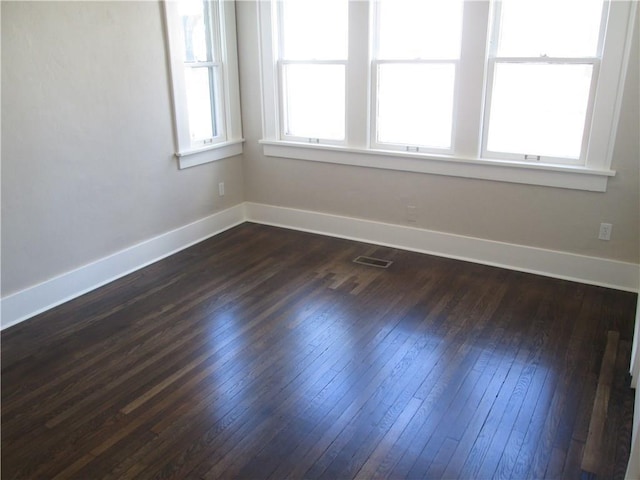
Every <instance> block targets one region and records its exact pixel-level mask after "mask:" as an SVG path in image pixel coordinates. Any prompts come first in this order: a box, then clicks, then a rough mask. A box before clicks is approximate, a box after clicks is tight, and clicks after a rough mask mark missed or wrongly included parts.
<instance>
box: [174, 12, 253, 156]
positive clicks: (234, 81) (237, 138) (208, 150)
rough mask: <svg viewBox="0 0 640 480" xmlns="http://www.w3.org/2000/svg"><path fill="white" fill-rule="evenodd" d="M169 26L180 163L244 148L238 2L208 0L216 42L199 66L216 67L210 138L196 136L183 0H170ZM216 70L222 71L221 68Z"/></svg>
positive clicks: (237, 152) (226, 153)
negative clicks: (181, 12) (192, 130)
mask: <svg viewBox="0 0 640 480" xmlns="http://www.w3.org/2000/svg"><path fill="white" fill-rule="evenodd" d="M163 3H164V11H165V20H166V21H165V26H166V36H167V46H168V53H169V67H170V77H171V93H172V99H173V114H174V136H175V138H174V140H175V143H176V152H175V156H176V157H177V159H178V166H179V168H180V169H183V168H188V167H193V166H196V165H202V164H205V163H209V162H214V161H216V160H222V159H224V158H228V157H232V156H235V155H239V154H241V153H242V144H243V142H244V139H243V138H242V123H241V117H240V84H239V76H238V53H237V44H236V20H235V3H234V1H233V0H219V1H217V0H209V1H208V3H209V9H210V11H211V23H212V24H211V33H212V38H211V48H213V49H214V50H215V52H216V54H215V55H214V58H215V60H214V61H213V62H201V63H200V64H199V65H198V67H197V68H209V69H211V70H212V72H214V78H215V80H214V91H213V92H212V94H213V96H214V98H213V99H212V103H213V105H212V115H214V116H215V117H216V120H215V123H216V129H217V134H215V136H214V137H213V138H212V139H210V140H207V141H204V142H202V141H200V142H192V140H191V138H190V135H189V115H188V105H187V95H186V90H185V79H184V71H185V68H189V67H185V59H184V39H183V33H182V28H181V25H180V18H179V14H178V3H177V2H176V1H171V0H169V1H165V2H163ZM216 72H217V73H216Z"/></svg>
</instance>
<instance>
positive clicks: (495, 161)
mask: <svg viewBox="0 0 640 480" xmlns="http://www.w3.org/2000/svg"><path fill="white" fill-rule="evenodd" d="M274 3H275V2H272V1H265V2H258V16H259V25H260V49H261V52H260V53H261V59H260V60H261V67H262V68H261V80H262V88H263V95H262V102H263V103H262V107H263V118H262V121H263V139H262V140H261V141H260V142H259V143H260V144H261V145H262V147H263V152H264V155H265V156H267V157H280V158H290V159H299V160H305V161H319V162H324V163H332V164H342V165H354V166H360V167H370V168H381V169H388V170H398V171H407V172H416V173H428V174H436V175H447V176H455V177H463V178H477V179H484V180H496V181H504V182H509V183H519V184H529V185H541V186H550V187H557V188H568V189H577V190H587V191H596V192H605V191H606V189H607V180H608V179H609V177H612V176H614V175H615V174H616V172H615V171H614V170H612V169H611V168H610V167H611V161H612V154H613V148H614V145H615V134H616V130H617V125H618V122H619V116H620V110H621V107H622V94H623V91H624V84H625V80H626V71H627V66H628V63H629V56H630V50H631V35H632V33H633V28H634V23H635V17H636V8H637V5H636V2H626V1H625V2H618V1H611V2H610V3H611V10H610V13H609V25H608V29H607V36H608V38H607V43H606V44H605V46H604V53H603V57H602V62H601V66H600V78H599V83H598V91H597V92H596V97H595V100H594V110H595V111H597V112H598V114H597V115H593V121H592V124H591V128H590V130H589V135H590V136H591V138H592V141H591V142H590V145H589V155H588V158H589V159H590V161H589V162H588V163H587V164H586V165H563V164H550V163H544V162H524V161H514V160H509V159H499V158H484V157H482V146H483V143H482V135H483V129H481V128H480V129H477V130H476V127H478V126H481V125H482V120H483V118H484V96H485V95H484V92H485V91H486V81H487V76H486V71H485V74H484V83H483V84H482V85H476V84H473V85H470V84H469V82H457V85H456V94H457V101H458V103H463V102H469V101H473V102H477V100H478V98H480V99H482V101H481V103H480V105H479V106H474V107H473V108H472V109H470V110H469V111H471V112H472V115H471V117H473V118H462V119H458V120H456V121H454V130H453V136H454V140H453V145H454V148H456V149H457V153H453V154H450V155H440V154H438V153H433V152H403V151H393V150H385V149H381V148H373V147H372V143H371V140H372V139H371V137H372V134H373V132H372V131H371V122H370V120H369V119H370V114H371V112H370V109H371V108H373V107H372V105H375V103H372V101H371V96H372V95H373V94H374V92H372V91H371V84H372V82H371V81H369V82H367V88H366V89H365V91H364V92H362V91H355V92H354V91H353V89H351V88H350V86H349V81H350V77H351V76H352V75H354V74H353V73H351V74H350V73H349V72H347V109H348V110H347V111H348V112H349V111H350V110H349V109H352V108H353V105H354V104H355V105H358V106H359V107H360V109H359V110H357V111H353V110H351V111H350V115H349V114H348V115H347V138H348V142H349V143H348V144H347V145H344V146H335V145H326V144H324V145H323V144H310V143H301V142H293V141H289V140H285V139H282V138H281V137H280V132H279V125H280V121H279V118H278V115H279V114H278V110H279V105H278V102H279V100H278V88H279V85H278V79H277V61H276V60H277V58H276V52H277V49H276V48H275V45H274V34H273V32H272V26H273V22H272V20H273V18H274V17H273V15H274V14H275V12H274ZM349 3H350V5H349V9H350V10H349V12H350V14H351V13H352V12H353V11H355V10H359V12H360V13H361V14H362V13H363V12H366V13H368V14H369V15H370V14H371V12H370V8H369V6H368V5H367V2H360V1H350V2H349ZM479 12H480V13H481V12H486V13H487V15H488V14H489V13H490V9H489V2H488V1H486V2H485V1H482V2H475V1H465V10H464V13H463V29H465V28H468V25H467V22H469V21H470V20H472V19H473V18H474V16H476V17H477V14H478V13H479ZM369 18H370V17H367V18H364V17H363V18H360V19H359V20H358V22H359V24H360V26H362V25H363V24H366V23H369V28H370V21H369ZM487 18H488V20H487V24H486V25H484V26H481V25H475V24H474V25H473V26H472V28H474V29H480V31H482V30H484V31H485V32H487V31H488V29H489V17H487ZM355 34H356V33H355V32H353V30H352V29H350V32H349V38H350V54H351V49H352V48H353V47H352V46H351V45H354V42H353V40H352V38H353V37H352V35H355ZM364 43H367V46H366V47H364V46H363V44H364ZM370 43H371V42H370V41H369V42H358V44H359V45H360V47H359V48H360V51H362V50H363V49H364V48H366V49H369V48H370V47H369V45H370ZM484 50H487V49H486V48H485V47H483V51H484ZM368 53H369V55H370V53H371V52H368ZM471 53H472V52H471V51H469V52H467V51H466V50H465V42H464V39H463V42H462V52H461V59H462V58H463V57H464V56H465V55H470V54H471ZM473 53H477V50H474V52H473ZM486 54H488V53H486ZM476 57H477V56H474V57H473V60H472V61H471V62H467V63H465V64H464V65H465V66H464V67H463V66H462V65H463V64H462V63H461V68H460V71H459V75H458V77H457V79H459V78H461V77H463V76H465V74H466V72H465V69H470V70H473V71H474V73H477V71H478V70H479V68H480V64H481V65H482V70H483V71H484V70H485V69H486V63H487V58H486V57H485V58H482V59H478V58H476ZM350 61H356V62H359V63H360V64H361V65H362V63H364V64H365V65H366V66H367V67H366V72H367V73H366V74H367V75H372V74H373V72H372V70H371V69H372V68H373V67H372V65H373V64H372V61H371V56H368V57H367V59H365V60H363V58H360V57H359V58H355V59H352V58H351V57H350ZM358 75H362V74H361V73H357V74H356V76H358ZM369 80H370V79H369ZM461 90H464V91H465V92H466V93H465V95H464V98H463V96H460V95H458V93H459V92H460V91H461ZM481 91H482V93H481ZM352 94H353V97H357V98H356V99H355V102H354V99H353V98H352V99H350V98H349V97H350V95H352ZM607 96H608V99H611V98H615V99H616V100H615V101H614V102H611V101H609V102H608V103H607ZM363 99H364V102H366V105H365V103H364V102H363ZM454 108H456V113H457V112H458V111H459V110H458V106H456V107H454ZM598 108H599V109H601V110H602V114H600V112H599V111H598V110H597V109H598ZM599 115H602V116H599ZM363 121H364V122H366V128H365V129H364V131H362V132H360V131H358V132H356V134H355V135H354V133H353V132H352V131H350V130H351V128H352V127H353V125H354V124H357V123H358V122H359V123H360V124H362V122H363ZM472 130H473V132H472ZM594 131H600V132H602V131H604V132H605V133H604V134H602V135H600V136H592V135H591V134H592V132H594ZM463 135H466V137H465V136H463ZM476 135H477V138H476ZM596 137H599V138H598V140H597V141H593V139H594V138H596ZM474 142H475V143H474ZM472 143H474V144H473V145H472Z"/></svg>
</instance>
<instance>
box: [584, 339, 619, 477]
mask: <svg viewBox="0 0 640 480" xmlns="http://www.w3.org/2000/svg"><path fill="white" fill-rule="evenodd" d="M619 339H620V334H619V333H618V332H615V331H609V332H607V347H606V349H605V352H604V357H603V358H602V366H601V367H600V376H599V377H598V388H597V390H596V398H595V401H594V402H593V411H592V413H591V421H590V423H589V434H588V436H587V442H586V444H585V447H584V455H583V457H582V470H584V471H586V472H590V473H595V474H596V475H600V473H601V472H602V470H603V467H604V465H602V464H601V462H600V459H601V454H602V451H603V445H602V440H603V434H604V426H605V422H606V420H607V411H608V409H609V397H610V395H611V385H612V383H613V374H614V367H615V363H616V353H617V350H618V340H619Z"/></svg>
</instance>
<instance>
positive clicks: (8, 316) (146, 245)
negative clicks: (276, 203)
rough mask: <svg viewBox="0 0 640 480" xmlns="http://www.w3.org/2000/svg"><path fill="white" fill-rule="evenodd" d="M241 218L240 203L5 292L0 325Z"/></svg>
mask: <svg viewBox="0 0 640 480" xmlns="http://www.w3.org/2000/svg"><path fill="white" fill-rule="evenodd" d="M244 221H245V219H244V205H243V204H240V205H236V206H234V207H231V208H228V209H226V210H223V211H220V212H217V213H215V214H213V215H211V216H209V217H205V218H203V219H200V220H197V221H195V222H193V223H190V224H188V225H185V226H183V227H180V228H177V229H175V230H171V231H170V232H167V233H164V234H162V235H159V236H157V237H154V238H151V239H149V240H146V241H144V242H142V243H139V244H137V245H134V246H132V247H129V248H126V249H124V250H121V251H119V252H117V253H115V254H113V255H109V256H108V257H105V258H101V259H100V260H97V261H95V262H93V263H90V264H88V265H84V266H82V267H80V268H78V269H75V270H72V271H70V272H67V273H64V274H62V275H60V276H58V277H55V278H52V279H51V280H47V281H45V282H42V283H40V284H38V285H34V286H32V287H29V288H26V289H25V290H22V291H19V292H17V293H14V294H12V295H9V296H7V297H5V298H3V299H2V301H1V307H0V308H1V312H2V318H1V323H0V325H1V328H2V329H5V328H7V327H10V326H11V325H15V324H16V323H19V322H22V321H23V320H26V319H28V318H30V317H33V316H34V315H37V314H39V313H41V312H44V311H46V310H48V309H50V308H53V307H55V306H57V305H60V304H61V303H64V302H66V301H68V300H71V299H73V298H76V297H78V296H80V295H83V294H84V293H87V292H89V291H91V290H94V289H96V288H98V287H100V286H102V285H105V284H107V283H109V282H111V281H113V280H116V279H117V278H120V277H123V276H124V275H127V274H129V273H131V272H134V271H136V270H138V269H140V268H142V267H145V266H147V265H150V264H152V263H154V262H157V261H158V260H161V259H163V258H165V257H168V256H169V255H172V254H173V253H176V252H178V251H180V250H183V249H185V248H187V247H189V246H191V245H193V244H196V243H198V242H201V241H202V240H204V239H206V238H209V237H212V236H214V235H216V234H218V233H221V232H223V231H225V230H228V229H229V228H232V227H234V226H236V225H238V224H240V223H242V222H244Z"/></svg>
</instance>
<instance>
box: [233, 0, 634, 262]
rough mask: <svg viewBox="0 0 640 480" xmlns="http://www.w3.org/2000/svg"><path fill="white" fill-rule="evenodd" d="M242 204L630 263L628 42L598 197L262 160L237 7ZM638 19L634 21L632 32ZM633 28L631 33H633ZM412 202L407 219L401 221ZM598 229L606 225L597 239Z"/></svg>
mask: <svg viewBox="0 0 640 480" xmlns="http://www.w3.org/2000/svg"><path fill="white" fill-rule="evenodd" d="M237 18H238V36H239V56H240V77H241V82H240V83H241V95H242V107H243V121H244V124H243V128H244V134H245V138H246V139H247V143H246V146H245V155H244V165H245V188H246V192H247V200H248V201H251V202H257V203H265V204H270V205H276V206H284V207H290V208H297V209H303V210H312V211H318V212H325V213H331V214H336V215H342V216H349V217H358V218H363V219H368V220H375V221H380V222H386V223H392V224H406V225H410V226H415V227H418V228H424V229H429V230H435V231H440V232H447V233H452V234H459V235H466V236H471V237H477V238H482V239H489V240H494V241H500V242H508V243H514V244H519V245H526V246H532V247H539V248H546V249H551V250H558V251H564V252H571V253H576V254H582V255H588V256H594V257H602V258H608V259H615V260H621V261H626V262H633V263H637V262H638V260H639V252H638V244H639V223H638V216H639V210H640V198H639V182H638V179H639V175H640V174H639V166H638V157H639V156H640V148H639V144H638V131H639V129H640V124H639V106H638V105H639V99H638V57H639V52H638V36H637V33H636V36H635V42H634V48H633V51H632V53H631V59H632V61H631V65H630V69H629V74H628V78H627V82H626V88H625V92H624V99H623V100H624V101H623V110H622V117H621V120H620V127H619V129H618V136H617V140H616V144H615V152H614V159H613V165H612V168H613V169H615V170H616V171H617V175H616V176H615V177H614V178H612V179H610V181H609V185H608V190H607V192H606V193H594V192H584V191H577V190H568V189H560V188H551V187H540V186H529V185H519V184H510V183H505V182H496V181H487V180H475V179H465V178H456V177H447V176H438V175H431V174H417V173H409V172H400V171H388V170H379V169H374V168H365V167H355V166H343V165H335V164H328V163H320V162H312V161H302V160H293V159H282V158H274V157H265V156H264V155H263V154H262V149H261V147H260V145H258V143H257V141H258V140H259V139H260V138H261V135H262V123H261V103H260V102H261V101H260V70H259V58H258V18H257V3H256V2H254V1H243V2H238V4H237ZM637 24H638V22H636V27H637ZM636 30H637V28H636ZM407 205H415V206H416V207H417V208H416V211H415V214H416V217H417V221H416V222H415V223H409V222H408V221H407V219H406V206H407ZM601 222H607V223H611V224H613V233H612V238H611V240H610V241H608V242H606V241H601V240H598V238H597V237H598V230H599V225H600V223H601Z"/></svg>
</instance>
